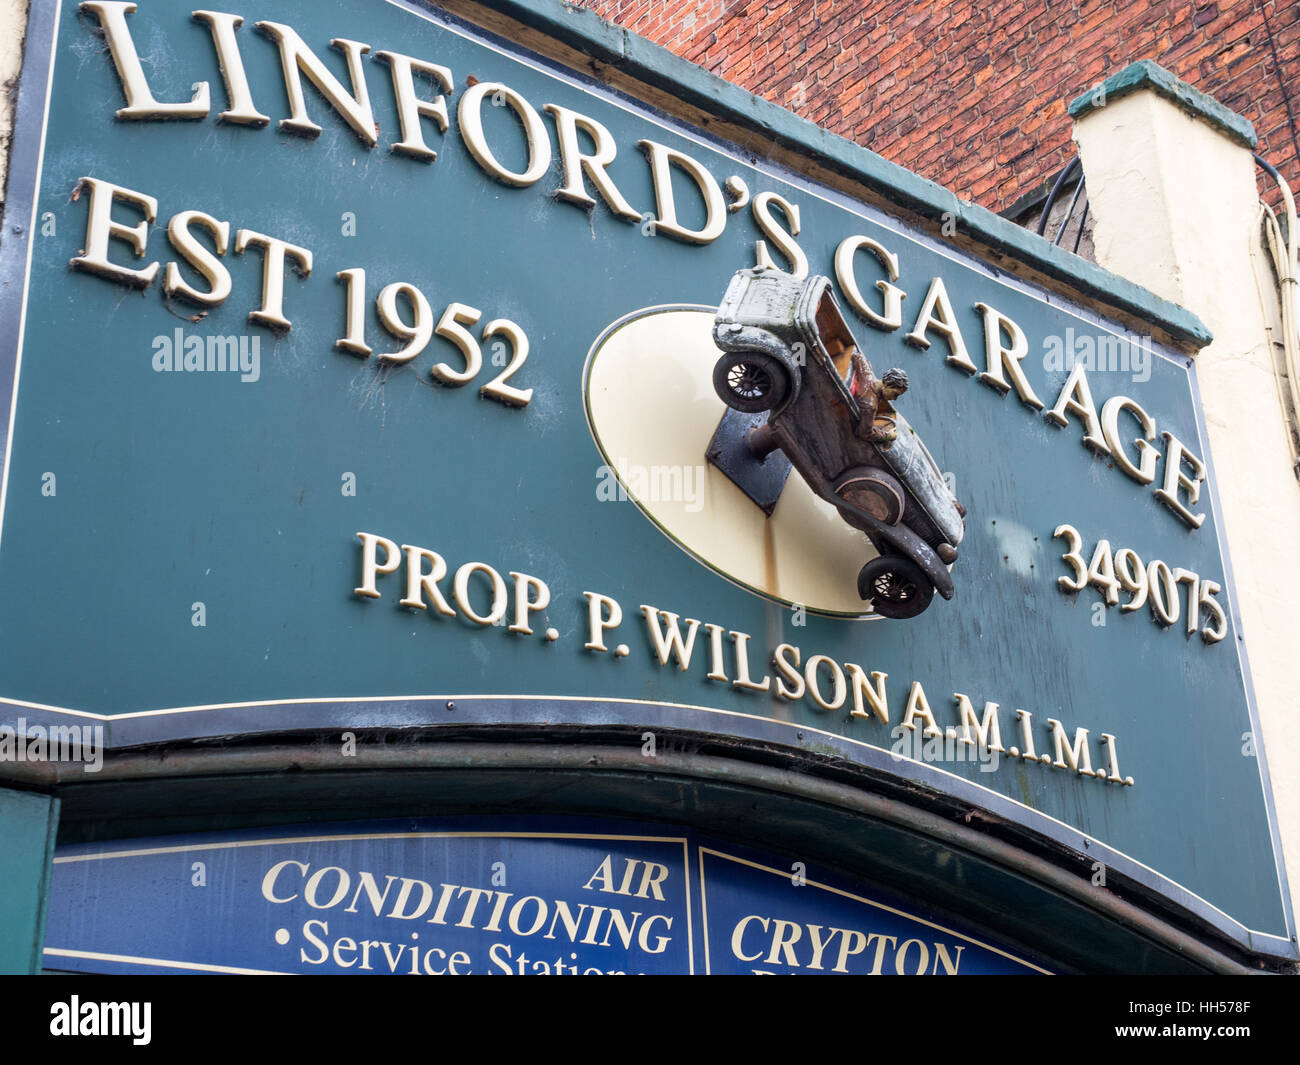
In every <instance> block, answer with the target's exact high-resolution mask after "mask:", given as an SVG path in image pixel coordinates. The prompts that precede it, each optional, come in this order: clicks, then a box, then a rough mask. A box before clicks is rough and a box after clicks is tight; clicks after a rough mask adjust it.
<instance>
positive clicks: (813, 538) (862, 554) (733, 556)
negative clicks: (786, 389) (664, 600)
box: [583, 306, 876, 617]
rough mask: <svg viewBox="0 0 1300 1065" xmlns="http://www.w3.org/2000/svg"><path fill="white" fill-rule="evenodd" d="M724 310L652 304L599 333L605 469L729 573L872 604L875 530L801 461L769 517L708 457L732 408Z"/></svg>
mask: <svg viewBox="0 0 1300 1065" xmlns="http://www.w3.org/2000/svg"><path fill="white" fill-rule="evenodd" d="M715 313H716V310H715V309H714V308H706V307H682V306H671V307H647V308H644V309H642V310H639V311H634V312H633V313H631V314H629V315H626V316H624V317H623V318H620V319H619V320H618V321H616V322H614V323H613V324H612V325H610V326H609V327H607V328H606V329H605V331H604V332H602V333H601V335H600V336H599V337H598V338H597V340H596V343H595V344H594V345H593V346H592V349H591V353H590V354H589V355H588V357H587V365H586V368H585V370H584V373H583V390H584V393H585V400H586V408H587V422H588V425H589V426H590V428H591V434H592V436H593V437H594V438H595V441H596V446H597V447H598V448H599V449H600V452H601V455H602V456H603V458H604V461H605V463H606V466H607V467H608V470H606V471H602V474H603V476H604V477H606V478H609V479H610V481H611V482H612V479H613V476H616V477H617V480H618V482H619V483H620V484H621V485H622V487H623V490H624V491H625V492H626V494H627V496H628V497H629V498H630V499H632V500H633V501H634V502H635V503H636V504H637V506H639V507H640V508H641V510H642V511H643V512H644V513H645V515H646V516H647V517H648V518H649V519H650V520H651V521H653V522H654V523H655V524H656V525H657V526H659V528H660V529H661V530H662V531H663V532H664V533H665V534H666V535H667V536H668V537H670V538H671V539H672V540H673V541H675V542H676V543H677V544H678V546H680V547H681V548H682V549H683V550H685V551H687V552H688V553H689V554H691V555H693V556H694V557H695V558H696V559H698V560H699V561H700V562H702V563H703V564H704V565H706V566H708V567H709V568H710V569H713V570H715V571H716V572H717V573H719V574H721V575H722V576H723V577H726V578H727V579H728V580H730V581H733V582H735V583H736V584H739V585H741V586H743V587H745V588H747V589H749V590H750V591H752V592H754V593H756V594H758V595H762V596H765V597H767V598H769V599H773V600H776V601H778V602H781V603H785V604H787V605H789V606H791V607H794V606H798V605H802V606H803V607H804V608H805V609H806V610H809V611H812V612H815V613H820V614H836V615H841V616H843V615H850V616H853V617H867V616H871V608H870V606H869V605H868V604H867V603H865V602H863V601H862V599H860V598H859V597H858V590H857V581H858V571H859V570H860V569H861V568H862V567H863V565H864V564H866V563H867V562H868V561H870V560H871V559H872V558H874V557H875V556H876V551H875V549H874V548H873V547H872V546H871V543H870V541H868V540H867V538H866V536H864V535H863V534H862V533H860V532H857V531H856V530H854V529H852V528H850V527H849V526H848V525H846V524H845V523H844V521H843V519H842V518H840V516H839V514H838V513H837V512H836V511H835V509H834V508H833V507H832V506H830V505H829V504H828V503H825V502H823V501H822V500H821V499H818V498H817V496H815V495H814V494H813V492H812V490H811V489H810V488H809V487H808V485H807V484H806V483H805V482H804V480H803V478H802V477H800V476H799V474H798V472H796V471H794V470H792V471H791V472H790V477H789V479H788V480H787V481H786V484H785V490H784V491H783V492H782V493H781V498H780V500H779V501H778V502H777V505H776V509H775V510H774V511H773V513H772V516H771V518H769V517H767V515H765V514H764V513H763V511H762V510H760V509H759V508H758V506H757V505H756V504H755V503H754V502H753V501H752V500H751V499H749V497H748V496H746V495H745V494H744V492H742V491H741V490H740V489H739V488H737V487H736V486H735V485H734V484H732V483H731V481H730V480H729V479H728V478H727V477H726V475H724V474H723V473H722V472H721V471H720V470H718V469H717V468H716V467H714V466H713V465H711V464H710V463H709V462H708V461H707V460H706V459H705V451H706V450H707V449H708V446H709V441H710V440H711V439H712V438H713V434H714V432H715V431H716V430H717V428H718V423H719V422H720V421H721V420H722V416H723V414H724V413H725V412H726V406H725V405H724V404H723V402H722V400H720V399H719V398H718V397H717V394H716V393H715V392H714V391H713V376H712V375H713V366H714V363H715V362H716V361H717V359H718V356H719V354H720V352H719V351H718V349H717V347H716V346H715V345H714V343H713V317H714V314H715ZM611 471H612V474H611ZM602 498H607V496H602Z"/></svg>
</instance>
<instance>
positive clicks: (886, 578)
mask: <svg viewBox="0 0 1300 1065" xmlns="http://www.w3.org/2000/svg"><path fill="white" fill-rule="evenodd" d="M858 595H860V596H861V597H862V598H863V599H870V600H871V605H872V607H873V608H874V609H875V611H876V613H877V614H879V615H880V616H881V617H886V618H894V619H902V618H914V617H916V616H917V615H918V614H920V613H922V612H923V611H924V610H925V608H926V607H927V606H929V605H930V600H931V599H933V598H934V585H933V584H932V583H930V578H929V577H927V576H926V575H925V571H924V570H922V569H921V567H920V566H918V565H917V564H916V563H915V562H913V561H912V560H911V559H910V558H906V557H904V556H903V555H881V556H880V557H879V558H873V559H872V560H871V561H870V562H868V563H867V564H866V565H865V566H863V567H862V570H861V571H860V572H859V573H858Z"/></svg>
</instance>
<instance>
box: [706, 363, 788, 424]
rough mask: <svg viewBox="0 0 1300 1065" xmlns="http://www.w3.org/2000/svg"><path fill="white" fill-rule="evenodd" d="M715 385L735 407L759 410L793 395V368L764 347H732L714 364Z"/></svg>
mask: <svg viewBox="0 0 1300 1065" xmlns="http://www.w3.org/2000/svg"><path fill="white" fill-rule="evenodd" d="M713 388H714V391H716V392H717V393H718V398H719V399H721V400H722V402H723V403H725V404H726V405H727V406H728V407H731V408H732V409H733V410H738V411H741V412H742V413H744V414H759V413H761V412H762V411H765V410H773V409H775V408H776V407H779V406H780V405H781V404H782V403H784V402H785V400H786V398H787V397H788V396H789V395H790V371H789V370H788V369H786V367H785V365H784V364H783V363H782V362H781V360H780V359H778V358H776V357H775V356H772V355H765V354H764V353H763V352H761V351H729V352H727V353H726V354H725V355H723V356H722V358H720V359H719V360H718V362H717V364H716V365H715V366H714V367H713Z"/></svg>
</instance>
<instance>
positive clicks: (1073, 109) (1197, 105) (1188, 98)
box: [1070, 59, 1256, 149]
mask: <svg viewBox="0 0 1300 1065" xmlns="http://www.w3.org/2000/svg"><path fill="white" fill-rule="evenodd" d="M1139 89H1150V90H1151V91H1152V92H1154V93H1155V94H1156V95H1157V96H1163V97H1164V98H1165V99H1166V100H1168V101H1169V102H1170V103H1172V104H1173V105H1174V106H1175V107H1177V108H1179V109H1180V110H1182V111H1185V112H1186V113H1187V114H1189V115H1191V116H1192V117H1193V118H1200V119H1203V120H1204V121H1206V122H1208V123H1209V124H1210V125H1211V126H1213V127H1214V128H1215V129H1217V130H1218V131H1219V132H1220V133H1222V134H1224V135H1225V136H1226V137H1228V138H1229V139H1230V140H1233V141H1235V142H1236V143H1238V144H1240V145H1241V146H1242V147H1243V148H1252V149H1253V148H1254V147H1255V143H1256V137H1255V127H1254V126H1253V125H1252V124H1251V122H1250V120H1249V119H1246V118H1242V117H1241V115H1239V114H1237V113H1236V112H1235V111H1229V110H1228V109H1227V108H1226V107H1224V106H1223V104H1221V103H1219V101H1218V100H1216V99H1215V98H1214V97H1213V96H1207V95H1206V94H1205V93H1203V92H1201V91H1200V90H1199V89H1194V88H1192V87H1191V86H1190V85H1188V84H1187V82H1185V81H1180V80H1179V79H1178V78H1176V77H1174V76H1173V75H1172V74H1170V73H1169V71H1167V70H1166V69H1165V68H1164V67H1162V66H1161V65H1160V64H1159V63H1153V62H1152V61H1151V60H1150V59H1142V60H1139V61H1138V62H1136V63H1130V64H1129V65H1128V66H1126V67H1125V68H1124V69H1123V70H1121V71H1120V72H1119V73H1118V74H1115V75H1112V76H1111V77H1109V78H1107V79H1106V80H1105V81H1103V82H1102V83H1101V84H1100V85H1095V86H1093V87H1092V88H1091V89H1089V90H1088V91H1087V92H1085V93H1084V94H1083V95H1082V96H1077V97H1075V98H1074V100H1072V101H1071V103H1070V117H1071V118H1076V119H1077V118H1079V117H1081V116H1083V115H1086V114H1088V113H1089V112H1090V111H1096V110H1099V109H1100V108H1102V107H1104V106H1105V105H1106V104H1107V103H1109V102H1110V101H1112V100H1118V99H1119V98H1120V97H1121V96H1127V95H1129V93H1133V92H1137V91H1138V90H1139Z"/></svg>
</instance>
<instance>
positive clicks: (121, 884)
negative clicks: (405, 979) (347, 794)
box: [45, 820, 1044, 976]
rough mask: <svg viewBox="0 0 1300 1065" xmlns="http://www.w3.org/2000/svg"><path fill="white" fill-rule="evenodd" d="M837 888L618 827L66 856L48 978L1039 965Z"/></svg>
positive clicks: (241, 837) (519, 826)
mask: <svg viewBox="0 0 1300 1065" xmlns="http://www.w3.org/2000/svg"><path fill="white" fill-rule="evenodd" d="M719 847H723V848H724V849H719ZM742 854H743V855H744V857H742V856H740V855H742ZM755 858H757V859H759V860H757V861H756V860H755ZM764 863H766V864H764ZM782 864H784V866H785V871H784V872H782V870H781V868H780V866H781V865H782ZM848 886H849V887H851V888H852V890H846V886H845V882H844V881H843V880H842V879H840V878H837V877H834V876H833V875H831V874H829V873H825V872H821V871H817V870H809V869H808V868H807V867H805V866H804V865H803V864H802V863H795V864H793V865H792V864H791V863H790V862H788V861H784V860H783V859H781V858H778V857H775V856H772V855H753V854H751V853H750V852H748V851H743V850H741V851H737V850H736V849H735V848H731V847H726V845H722V844H719V843H717V842H716V841H707V840H702V839H697V838H696V837H695V836H694V835H693V834H692V833H689V832H683V830H681V829H680V828H677V827H674V826H666V825H663V826H646V825H627V824H619V823H616V822H611V823H593V822H574V821H560V820H550V821H543V820H531V821H517V822H513V823H502V822H491V823H485V822H478V823H472V822H470V823H459V822H458V823H451V822H435V821H403V822H396V821H388V822H372V823H367V824H349V825H338V824H331V825H316V826H295V827H293V828H288V829H276V830H270V831H267V830H263V831H260V832H257V833H253V832H241V833H222V834H214V835H199V836H186V837H163V838H157V839H147V840H130V841H120V842H117V843H114V844H112V845H109V846H104V845H98V844H97V845H77V846H68V847H61V848H59V850H58V852H57V854H56V857H55V859H54V877H53V884H52V887H51V893H50V910H49V917H48V921H47V926H46V945H45V967H46V968H47V969H57V970H69V971H76V972H99V973H141V972H149V973H169V972H190V973H249V972H259V973H365V974H373V975H399V976H407V975H414V976H422V975H469V974H479V975H482V974H490V975H513V976H536V975H579V974H587V975H594V974H601V973H603V974H618V973H678V974H683V973H709V972H713V973H721V972H742V973H749V972H790V973H809V974H816V973H830V974H836V973H839V974H847V973H862V972H875V973H901V974H907V975H920V974H927V973H938V974H958V973H981V972H983V973H1004V972H1018V973H1024V972H1042V971H1044V970H1042V969H1041V968H1040V967H1038V966H1037V965H1034V964H1032V963H1030V962H1027V961H1024V960H1022V959H1019V958H1016V957H1014V956H1013V955H1011V954H1009V953H1006V952H1005V951H1003V950H1001V949H999V948H998V947H996V946H993V945H991V944H990V943H988V942H986V941H984V940H981V939H979V938H976V937H974V936H972V935H971V934H969V933H967V932H963V931H957V930H955V929H954V928H953V927H951V926H945V925H941V924H939V923H935V922H933V921H930V920H927V919H925V918H924V917H922V916H916V915H914V914H912V913H908V912H904V911H903V910H902V909H900V908H898V900H893V899H891V900H890V903H886V902H884V901H881V900H882V899H885V898H887V897H888V896H886V895H884V894H882V893H879V892H877V893H876V894H875V895H873V894H872V892H871V890H870V889H867V888H864V887H862V886H861V885H848ZM913 908H914V907H913Z"/></svg>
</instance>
